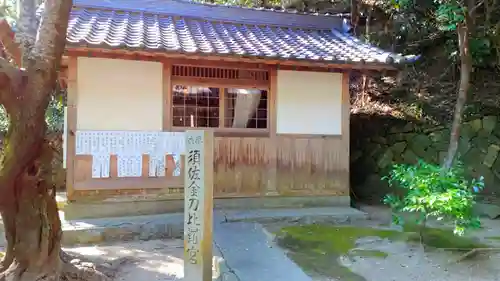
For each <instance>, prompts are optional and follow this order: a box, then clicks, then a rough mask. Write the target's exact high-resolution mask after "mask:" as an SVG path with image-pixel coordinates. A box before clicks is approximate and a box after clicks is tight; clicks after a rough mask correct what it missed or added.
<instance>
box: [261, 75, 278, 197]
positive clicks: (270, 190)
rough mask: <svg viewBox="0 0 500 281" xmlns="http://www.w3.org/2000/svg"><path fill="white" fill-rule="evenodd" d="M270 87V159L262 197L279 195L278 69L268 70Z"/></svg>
mask: <svg viewBox="0 0 500 281" xmlns="http://www.w3.org/2000/svg"><path fill="white" fill-rule="evenodd" d="M269 72H270V75H269V78H270V86H269V91H268V93H267V120H268V122H267V124H268V127H269V139H270V141H271V147H270V148H269V149H270V151H271V158H270V159H269V164H268V165H269V166H268V169H267V184H266V187H265V190H264V195H266V196H273V195H279V192H278V187H277V184H278V180H277V177H278V161H277V158H278V135H277V134H276V120H277V112H276V95H277V94H278V69H277V68H276V67H273V68H271V69H270V70H269Z"/></svg>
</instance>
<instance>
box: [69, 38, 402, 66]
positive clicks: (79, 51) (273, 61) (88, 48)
mask: <svg viewBox="0 0 500 281" xmlns="http://www.w3.org/2000/svg"><path fill="white" fill-rule="evenodd" d="M86 52H88V53H89V55H90V53H91V52H93V53H103V54H116V55H125V56H127V55H128V56H134V55H135V56H139V55H144V56H150V57H163V58H184V59H196V58H200V57H201V58H203V59H207V60H224V61H232V62H250V63H262V64H268V65H287V66H297V67H298V66H306V67H325V68H339V69H346V70H372V71H385V70H399V69H400V68H401V66H403V65H404V64H405V63H406V61H399V62H398V63H382V62H366V61H342V60H311V59H299V58H288V59H286V58H280V57H268V56H252V55H234V54H228V55H224V54H212V53H203V52H182V51H171V50H155V49H149V48H123V47H119V48H113V47H109V46H101V45H99V46H95V45H94V46H93V45H82V44H74V43H69V42H68V43H67V44H66V53H67V55H70V56H71V55H78V56H85V53H86Z"/></svg>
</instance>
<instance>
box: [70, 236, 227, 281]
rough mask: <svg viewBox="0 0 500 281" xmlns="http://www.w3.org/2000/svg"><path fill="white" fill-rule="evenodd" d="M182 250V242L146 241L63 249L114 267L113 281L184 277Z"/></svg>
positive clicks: (162, 280) (170, 280)
mask: <svg viewBox="0 0 500 281" xmlns="http://www.w3.org/2000/svg"><path fill="white" fill-rule="evenodd" d="M183 247H184V246H183V241H182V240H150V241H134V242H118V243H113V244H110V245H96V246H83V247H70V248H65V249H64V250H65V251H66V252H68V253H73V254H76V255H77V256H78V255H82V256H85V258H88V259H89V260H91V261H92V262H95V263H96V264H104V265H106V264H107V265H108V266H109V267H112V268H116V269H117V273H116V277H115V279H114V281H141V280H144V281H177V280H183V278H184V272H183V271H184V261H183ZM217 254H218V253H214V255H217ZM116 263H120V264H119V265H117V264H116ZM214 264H215V263H214ZM214 274H217V271H216V270H214Z"/></svg>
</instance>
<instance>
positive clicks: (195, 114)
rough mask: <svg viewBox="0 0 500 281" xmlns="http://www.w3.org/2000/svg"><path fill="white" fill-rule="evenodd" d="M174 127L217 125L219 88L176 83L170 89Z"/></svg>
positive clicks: (212, 126) (210, 126)
mask: <svg viewBox="0 0 500 281" xmlns="http://www.w3.org/2000/svg"><path fill="white" fill-rule="evenodd" d="M172 95H173V97H172V117H173V124H172V125H173V126H175V127H202V128H217V127H219V106H220V105H219V101H220V99H219V88H206V87H195V86H181V85H176V86H174V88H173V91H172Z"/></svg>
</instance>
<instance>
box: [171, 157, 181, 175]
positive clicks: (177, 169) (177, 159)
mask: <svg viewBox="0 0 500 281" xmlns="http://www.w3.org/2000/svg"><path fill="white" fill-rule="evenodd" d="M172 158H173V159H174V164H175V168H174V171H173V173H172V175H173V176H174V177H178V176H180V175H181V156H180V155H179V154H172Z"/></svg>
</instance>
